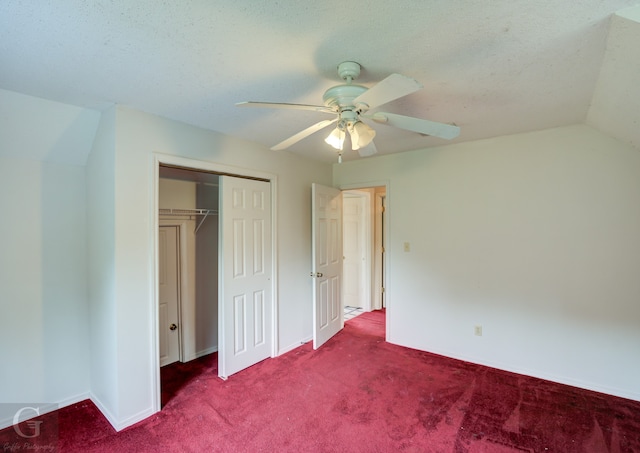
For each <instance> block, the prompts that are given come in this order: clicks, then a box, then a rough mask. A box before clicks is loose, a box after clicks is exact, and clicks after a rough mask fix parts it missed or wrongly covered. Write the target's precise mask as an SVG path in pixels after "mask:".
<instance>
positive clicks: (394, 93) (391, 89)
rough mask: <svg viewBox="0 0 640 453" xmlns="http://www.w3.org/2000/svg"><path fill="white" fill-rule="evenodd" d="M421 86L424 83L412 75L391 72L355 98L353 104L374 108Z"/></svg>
mask: <svg viewBox="0 0 640 453" xmlns="http://www.w3.org/2000/svg"><path fill="white" fill-rule="evenodd" d="M421 88H423V86H422V84H421V83H420V82H418V81H417V80H414V79H412V78H411V77H407V76H403V75H401V74H391V75H390V76H389V77H387V78H386V79H384V80H382V81H380V82H378V83H377V84H376V85H374V86H372V87H371V88H369V89H368V90H367V91H365V92H364V93H362V94H361V95H360V96H358V97H357V98H355V99H354V101H353V104H354V105H355V106H356V107H358V105H359V104H366V105H367V106H368V109H374V108H376V107H378V106H379V105H382V104H386V103H387V102H391V101H393V100H396V99H398V98H401V97H403V96H406V95H407V94H411V93H413V92H415V91H418V90H419V89H421Z"/></svg>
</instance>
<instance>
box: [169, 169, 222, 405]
mask: <svg viewBox="0 0 640 453" xmlns="http://www.w3.org/2000/svg"><path fill="white" fill-rule="evenodd" d="M158 173H159V175H158V176H159V184H158V224H159V231H158V322H159V326H158V327H159V328H158V342H159V352H160V367H161V368H162V367H166V366H168V365H171V364H173V363H175V362H181V363H185V362H189V361H191V360H194V359H197V358H200V357H203V356H206V355H209V354H212V353H215V352H217V351H218V186H219V184H218V182H219V181H218V179H219V176H218V175H216V174H211V173H206V172H199V171H196V170H189V169H182V168H174V167H167V166H160V168H159V172H158ZM174 368H175V367H174ZM167 374H171V376H172V379H171V381H172V385H171V387H172V388H173V387H180V382H179V377H180V375H179V374H177V373H172V372H171V370H169V369H164V371H162V372H161V376H162V377H163V379H161V387H162V388H161V395H162V398H161V399H162V401H161V404H162V405H164V404H166V402H167V401H168V399H170V397H171V393H172V392H170V391H167V389H165V388H164V387H165V386H164V384H163V382H164V381H165V379H164V378H165V375H167Z"/></svg>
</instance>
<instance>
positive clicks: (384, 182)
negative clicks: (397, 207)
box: [338, 179, 393, 338]
mask: <svg viewBox="0 0 640 453" xmlns="http://www.w3.org/2000/svg"><path fill="white" fill-rule="evenodd" d="M373 187H384V188H385V202H386V203H385V210H384V215H383V216H382V221H383V232H382V243H383V244H385V246H386V247H387V250H386V252H385V253H384V254H383V258H382V266H383V268H384V269H385V271H384V275H385V278H384V281H383V282H382V284H383V285H384V288H385V296H384V301H385V305H384V306H385V309H386V316H385V327H384V331H385V338H389V319H390V316H393V303H392V301H390V299H389V288H388V287H387V278H386V275H387V272H388V269H389V267H388V265H387V263H388V261H389V259H388V256H389V253H388V252H389V250H388V244H389V231H390V229H391V221H390V219H391V208H390V206H391V202H390V200H391V184H390V182H389V180H388V179H381V180H374V181H366V182H356V183H351V184H339V185H338V188H339V189H340V190H358V189H371V188H373ZM372 222H373V219H372ZM372 261H373V260H372Z"/></svg>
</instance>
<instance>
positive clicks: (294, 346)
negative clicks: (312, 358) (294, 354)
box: [278, 337, 313, 355]
mask: <svg viewBox="0 0 640 453" xmlns="http://www.w3.org/2000/svg"><path fill="white" fill-rule="evenodd" d="M311 340H313V337H308V338H304V339H302V340H301V341H300V342H298V343H293V344H290V345H289V346H286V347H284V348H280V350H279V351H278V355H282V354H286V353H287V352H290V351H293V350H294V349H296V348H299V347H300V346H302V345H303V344H305V343H308V342H310V341H311Z"/></svg>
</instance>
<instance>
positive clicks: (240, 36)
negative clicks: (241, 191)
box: [0, 0, 640, 162]
mask: <svg viewBox="0 0 640 453" xmlns="http://www.w3.org/2000/svg"><path fill="white" fill-rule="evenodd" d="M636 3H637V0H580V1H571V2H558V1H556V0H529V1H527V2H513V1H511V0H495V1H491V2H487V1H484V0H431V1H423V0H413V1H411V0H406V1H402V2H389V1H387V0H370V1H368V2H366V5H365V4H363V3H361V2H343V1H337V0H327V1H323V2H313V3H309V2H299V1H293V0H291V1H284V2H271V1H259V2H258V1H254V0H236V1H234V2H229V1H223V0H217V1H208V2H205V1H187V2H185V1H182V0H169V1H165V2H157V1H154V0H140V1H135V2H132V1H129V0H110V1H106V0H91V1H85V0H42V1H38V2H24V1H21V0H4V1H3V2H0V68H1V70H0V88H2V89H5V90H10V91H14V92H18V93H24V94H28V95H32V96H36V97H42V98H45V99H49V100H54V101H58V102H62V103H66V104H71V105H74V106H80V107H85V108H90V109H98V110H99V109H102V108H104V107H106V106H109V105H112V104H114V103H117V104H123V105H127V106H130V107H132V108H135V109H139V110H142V111H146V112H150V113H154V114H157V115H160V116H164V117H167V118H171V119H175V120H178V121H183V122H186V123H190V124H193V125H196V126H200V127H203V128H207V129H211V130H216V131H219V132H222V133H225V134H229V135H232V136H237V137H241V138H244V139H248V140H252V141H255V142H259V143H262V144H264V145H266V146H272V145H275V144H276V143H279V142H281V141H282V140H284V139H285V138H287V137H289V136H291V135H293V134H295V133H297V132H298V131H300V130H302V129H304V128H306V127H308V126H310V125H311V124H314V123H316V122H318V121H320V120H322V119H326V117H325V116H323V114H321V113H319V112H310V111H292V110H271V109H240V108H237V107H235V104H236V103H237V102H241V101H271V102H291V103H302V104H322V95H323V93H324V91H325V90H327V89H328V88H330V87H331V86H333V85H336V84H339V83H341V81H340V80H339V78H338V76H337V72H336V67H337V65H338V64H339V63H340V62H342V61H347V60H352V61H357V62H359V63H360V64H361V65H362V68H363V70H362V74H361V76H360V78H359V79H358V80H357V83H361V84H363V85H365V86H372V85H373V84H375V83H376V82H378V81H380V80H382V79H383V78H385V77H386V76H388V75H389V74H391V73H400V74H404V75H406V76H409V77H412V78H414V79H416V80H418V81H419V82H421V83H422V84H423V85H424V89H422V90H420V91H418V92H416V93H413V94H410V95H408V96H406V97H403V98H401V99H399V100H397V101H393V102H391V103H389V104H387V105H385V106H384V110H385V111H388V112H392V113H400V114H403V115H409V116H416V117H420V118H425V119H429V120H432V121H438V122H444V123H455V124H457V125H458V126H460V127H461V130H462V132H461V135H460V137H458V138H457V139H455V141H469V140H476V139H481V138H488V137H494V136H499V135H507V134H514V133H520V132H525V131H531V130H539V129H545V128H550V127H556V126H563V125H568V124H575V123H583V122H587V123H588V124H590V125H592V126H595V127H597V128H599V129H601V130H603V131H604V132H606V133H609V134H611V135H614V136H616V137H618V138H620V139H621V140H623V141H626V142H629V143H632V144H634V145H635V146H638V144H639V143H640V140H639V137H638V117H639V114H638V111H637V110H638V109H637V106H638V105H640V103H639V102H638V101H639V100H640V99H639V97H640V95H639V94H638V92H639V90H637V88H636V86H637V83H636V80H637V75H638V74H640V57H639V54H638V52H637V43H638V42H640V41H639V40H638V38H639V34H640V23H638V21H639V16H640V13H639V12H638V11H639V9H638V6H634V5H635V4H636ZM616 12H618V14H616V15H614V16H612V14H614V13H616ZM374 127H375V129H376V131H377V136H376V139H375V142H376V145H377V147H378V151H379V153H380V154H387V153H395V152H401V151H406V150H411V149H419V148H428V147H430V146H437V145H442V144H444V143H446V142H445V141H444V140H442V139H437V138H434V137H427V136H422V135H420V134H417V133H414V132H408V131H402V130H398V129H394V128H391V127H388V126H385V125H374ZM327 133H328V131H327ZM327 133H325V132H318V133H316V134H313V135H312V136H310V137H308V138H306V139H304V140H302V141H300V142H298V143H297V144H295V145H294V146H292V147H291V148H289V150H290V151H292V152H295V153H298V154H301V155H305V156H308V157H311V158H314V159H319V160H323V161H327V162H331V161H333V160H334V159H335V153H334V152H333V150H332V148H330V147H329V146H328V145H326V144H325V143H324V141H323V138H324V137H325V136H326V135H327ZM356 157H357V154H356V153H354V152H351V151H349V152H345V159H351V158H356Z"/></svg>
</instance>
